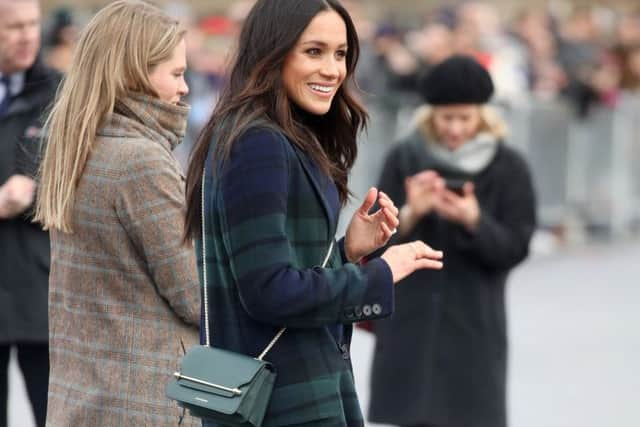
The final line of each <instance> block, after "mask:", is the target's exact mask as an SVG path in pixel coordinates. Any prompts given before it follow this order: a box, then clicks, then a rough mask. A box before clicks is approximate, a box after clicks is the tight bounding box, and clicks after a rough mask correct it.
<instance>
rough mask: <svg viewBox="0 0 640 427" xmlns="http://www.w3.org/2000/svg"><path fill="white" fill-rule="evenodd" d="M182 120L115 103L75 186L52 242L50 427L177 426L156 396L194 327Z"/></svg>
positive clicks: (172, 111) (196, 309)
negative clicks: (176, 153) (65, 219)
mask: <svg viewBox="0 0 640 427" xmlns="http://www.w3.org/2000/svg"><path fill="white" fill-rule="evenodd" d="M188 110H189V109H188V108H187V107H186V106H184V105H178V106H176V105H171V104H167V103H163V102H161V101H160V100H157V99H155V98H151V97H146V96H142V95H140V96H137V95H136V96H132V97H131V98H129V99H126V100H123V101H122V102H121V103H119V104H118V105H117V107H116V112H115V113H113V114H112V115H111V116H110V117H109V118H108V119H107V120H106V123H105V124H104V126H103V127H102V128H101V129H100V130H99V131H98V136H97V139H96V141H95V143H94V146H93V150H92V152H91V154H90V157H89V159H88V162H87V165H86V167H85V170H84V172H83V174H82V176H81V178H80V181H79V183H78V187H77V193H76V198H75V203H74V207H73V213H72V226H73V233H72V234H65V233H61V232H59V231H52V232H51V274H50V279H49V325H50V331H49V334H50V335H49V342H50V360H51V373H50V379H49V402H48V408H47V426H49V427H54V426H55V427H69V426H105V427H107V426H113V427H121V426H154V427H155V426H167V427H168V426H176V425H178V423H179V420H180V417H181V415H182V409H180V408H179V407H178V406H177V405H176V404H175V403H174V402H173V401H170V400H169V399H168V398H167V397H166V396H165V387H166V384H167V382H168V381H169V379H170V377H171V374H172V373H173V372H174V371H175V370H176V369H177V367H178V366H179V361H180V357H181V356H182V354H183V351H182V347H181V344H180V340H181V339H182V340H183V341H184V345H185V347H187V348H188V346H189V345H196V344H197V339H198V331H197V325H198V324H199V318H200V302H199V299H200V292H199V284H198V276H197V266H196V259H195V252H194V250H193V247H192V245H183V244H182V235H183V224H184V217H183V215H184V185H183V180H182V178H181V172H180V167H179V165H178V164H177V162H176V160H175V159H174V158H173V156H172V153H171V150H172V148H173V147H174V146H175V145H176V144H177V143H178V142H179V141H180V139H181V138H182V135H184V128H185V126H186V116H187V112H188ZM182 425H183V426H199V425H200V422H199V420H196V419H194V418H191V417H187V418H186V419H185V420H183V423H182Z"/></svg>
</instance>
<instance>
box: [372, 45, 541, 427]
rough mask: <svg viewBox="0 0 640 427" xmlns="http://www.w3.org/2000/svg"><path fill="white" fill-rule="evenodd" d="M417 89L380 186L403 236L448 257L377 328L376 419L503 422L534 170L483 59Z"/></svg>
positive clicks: (459, 61)
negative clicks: (495, 100) (416, 101)
mask: <svg viewBox="0 0 640 427" xmlns="http://www.w3.org/2000/svg"><path fill="white" fill-rule="evenodd" d="M420 91H421V93H422V95H423V97H424V98H425V99H426V101H427V103H428V104H429V105H427V106H424V107H421V109H420V110H419V112H418V113H417V115H416V118H417V120H416V124H417V126H416V129H415V132H414V133H413V134H411V135H410V136H409V137H407V138H406V140H404V141H402V143H400V144H398V145H397V146H396V147H395V148H394V149H392V151H391V152H390V153H389V155H388V157H387V159H386V163H385V165H384V169H383V172H382V176H381V179H380V184H379V187H380V189H381V190H382V191H385V192H386V193H387V194H389V196H390V197H391V198H392V199H393V200H395V201H396V203H397V204H398V205H399V206H403V207H402V209H401V212H400V226H399V228H398V233H397V235H396V236H394V239H395V242H396V243H400V242H405V241H411V240H413V239H423V240H425V241H429V242H430V243H432V244H433V245H434V246H436V247H439V248H442V250H443V252H444V254H445V256H446V257H447V263H446V265H445V268H444V269H443V270H442V271H420V272H417V273H415V274H414V275H412V276H411V277H408V278H407V279H405V283H404V284H403V286H399V287H398V288H397V289H396V311H395V314H394V316H393V317H392V318H390V319H385V320H381V321H378V322H376V323H375V325H374V333H375V336H376V347H375V353H374V360H373V367H372V374H371V402H370V410H369V418H370V420H371V421H373V422H379V423H388V424H395V425H401V426H437V427H505V426H506V425H507V419H506V418H507V417H506V371H507V321H506V311H505V284H506V280H507V277H508V275H509V272H510V271H511V269H513V267H515V266H516V265H517V264H518V263H520V262H521V261H522V260H524V259H525V258H526V257H527V254H528V247H529V241H530V239H531V236H532V234H533V231H534V229H535V225H536V217H535V197H534V190H533V188H532V182H531V176H530V173H529V168H528V166H527V164H526V162H525V161H524V160H523V158H522V157H521V156H520V155H519V154H518V153H516V152H515V151H514V150H513V149H511V148H510V147H508V146H507V145H505V143H504V142H503V140H502V138H503V136H504V125H503V123H502V122H501V121H500V120H499V118H498V117H497V115H494V114H491V111H490V110H489V109H488V108H487V107H486V106H484V105H483V104H486V103H487V101H488V100H489V99H490V97H491V95H492V93H493V83H492V81H491V78H490V76H489V74H488V73H487V72H486V71H485V70H484V69H483V68H482V67H481V66H480V65H479V64H478V63H477V62H476V61H475V60H473V59H472V58H470V57H465V56H454V57H451V58H450V59H448V60H446V61H444V62H442V63H440V64H439V65H438V66H436V67H435V68H434V69H433V70H432V71H431V72H430V73H429V74H427V75H426V76H425V77H423V78H422V79H421V82H420ZM392 241H393V240H392Z"/></svg>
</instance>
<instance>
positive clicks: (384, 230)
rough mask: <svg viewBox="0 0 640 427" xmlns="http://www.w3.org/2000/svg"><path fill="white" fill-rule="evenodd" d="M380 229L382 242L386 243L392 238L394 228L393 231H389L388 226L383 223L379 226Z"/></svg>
mask: <svg viewBox="0 0 640 427" xmlns="http://www.w3.org/2000/svg"><path fill="white" fill-rule="evenodd" d="M381 228H382V237H383V240H384V241H385V242H387V241H388V240H389V239H390V238H391V236H393V233H394V231H393V230H395V227H394V228H393V229H391V228H389V226H388V225H387V224H385V223H384V222H383V223H382V224H381Z"/></svg>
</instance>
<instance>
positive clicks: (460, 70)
mask: <svg viewBox="0 0 640 427" xmlns="http://www.w3.org/2000/svg"><path fill="white" fill-rule="evenodd" d="M418 90H419V91H420V94H421V95H422V97H423V98H424V100H425V101H426V102H427V103H429V104H431V105H447V104H486V103H487V102H488V101H489V99H491V96H492V95H493V82H492V81H491V76H490V75H489V73H488V72H487V70H485V69H484V67H482V65H480V64H479V63H478V62H477V61H476V60H475V59H473V58H472V57H470V56H463V55H455V56H452V57H450V58H449V59H446V60H444V61H442V62H441V63H439V64H438V65H436V66H435V67H433V68H432V69H431V70H428V71H427V72H426V73H424V74H423V75H422V76H420V79H419V81H418Z"/></svg>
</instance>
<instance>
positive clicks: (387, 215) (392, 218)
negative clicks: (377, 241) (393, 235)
mask: <svg viewBox="0 0 640 427" xmlns="http://www.w3.org/2000/svg"><path fill="white" fill-rule="evenodd" d="M382 214H383V215H384V219H385V221H384V222H386V223H387V225H388V226H389V228H391V229H394V228H397V227H398V225H399V224H400V220H399V219H398V214H397V213H394V212H393V211H390V210H389V209H387V208H384V209H382Z"/></svg>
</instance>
